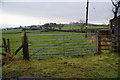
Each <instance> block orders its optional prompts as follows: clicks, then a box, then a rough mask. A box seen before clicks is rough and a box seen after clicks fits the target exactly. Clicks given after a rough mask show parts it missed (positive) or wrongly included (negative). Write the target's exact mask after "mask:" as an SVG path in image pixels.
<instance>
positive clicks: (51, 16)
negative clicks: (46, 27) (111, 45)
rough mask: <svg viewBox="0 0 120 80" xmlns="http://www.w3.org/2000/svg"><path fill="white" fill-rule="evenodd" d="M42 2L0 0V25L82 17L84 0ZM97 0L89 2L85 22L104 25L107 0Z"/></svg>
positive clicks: (109, 14)
mask: <svg viewBox="0 0 120 80" xmlns="http://www.w3.org/2000/svg"><path fill="white" fill-rule="evenodd" d="M42 1H43V0H42ZM42 1H41V0H39V1H38V0H29V1H28V0H24V1H23V0H17V1H16V0H2V1H1V3H0V19H1V20H0V27H1V28H3V27H11V26H13V27H14V26H20V25H21V26H27V25H39V24H44V23H48V22H56V23H69V22H73V21H79V20H85V10H86V0H84V1H83V0H69V2H68V1H66V2H63V1H62V2H57V1H56V2H54V0H51V2H50V1H49V2H47V1H48V0H45V1H44V2H42ZM58 1H59V0H58ZM72 1H74V2H72ZM98 1H99V0H98ZM98 1H97V2H95V0H91V1H90V6H89V7H90V9H89V23H98V24H106V23H108V22H109V19H111V18H113V14H112V11H111V10H112V4H111V2H110V1H111V0H101V1H99V2H98Z"/></svg>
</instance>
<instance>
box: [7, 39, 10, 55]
mask: <svg viewBox="0 0 120 80" xmlns="http://www.w3.org/2000/svg"><path fill="white" fill-rule="evenodd" d="M7 52H8V53H9V54H10V39H7Z"/></svg>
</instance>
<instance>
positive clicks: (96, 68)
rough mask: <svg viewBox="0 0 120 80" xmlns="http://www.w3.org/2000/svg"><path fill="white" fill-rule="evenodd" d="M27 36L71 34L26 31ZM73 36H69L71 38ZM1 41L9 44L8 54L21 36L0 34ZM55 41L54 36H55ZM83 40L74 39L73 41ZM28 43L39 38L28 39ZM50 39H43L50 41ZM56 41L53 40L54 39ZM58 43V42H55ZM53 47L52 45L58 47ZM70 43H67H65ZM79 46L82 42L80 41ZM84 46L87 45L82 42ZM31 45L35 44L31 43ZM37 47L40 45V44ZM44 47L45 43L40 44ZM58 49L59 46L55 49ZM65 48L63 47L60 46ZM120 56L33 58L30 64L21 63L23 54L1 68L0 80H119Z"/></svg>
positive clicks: (18, 43)
mask: <svg viewBox="0 0 120 80" xmlns="http://www.w3.org/2000/svg"><path fill="white" fill-rule="evenodd" d="M20 31H21V30H5V31H3V32H4V33H9V32H10V33H11V32H20ZM27 32H29V33H27V34H28V35H31V34H32V35H33V34H34V35H38V34H71V32H41V31H40V30H35V31H34V30H33V31H27ZM73 33H74V32H72V34H73ZM2 35H3V38H9V39H10V40H11V52H14V51H15V50H16V49H17V48H18V47H19V46H20V45H21V33H16V34H2ZM54 37H55V36H54ZM75 37H76V38H77V37H82V38H83V37H84V36H73V38H75ZM28 38H29V39H30V40H36V39H38V40H39V39H40V38H41V37H39V38H38V37H34V38H32V37H28ZM49 38H52V37H46V38H45V37H44V36H43V37H42V39H49ZM55 38H56V37H55ZM58 42H59V43H61V42H60V41H58ZM58 42H57V43H55V44H58ZM68 42H69V41H68ZM81 42H84V41H83V40H82V41H81ZM85 42H86V41H85ZM29 43H30V44H32V45H34V44H38V43H31V42H29ZM39 43H40V42H39ZM41 43H47V42H41ZM58 46H59V45H58ZM63 47H64V45H63ZM119 60H120V59H119V56H118V55H117V54H116V53H112V54H101V55H85V56H83V57H82V56H67V57H65V56H61V57H46V58H33V59H30V61H24V60H22V51H20V52H19V53H18V56H16V58H15V59H14V60H13V61H10V62H9V61H8V62H7V64H5V65H4V66H3V68H2V69H3V78H17V77H42V78H118V77H119V75H118V70H119V69H118V66H119Z"/></svg>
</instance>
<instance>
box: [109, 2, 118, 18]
mask: <svg viewBox="0 0 120 80" xmlns="http://www.w3.org/2000/svg"><path fill="white" fill-rule="evenodd" d="M111 2H112V4H113V9H112V11H113V14H114V18H116V17H117V16H118V13H119V10H120V9H119V8H120V0H114V1H113V0H111Z"/></svg>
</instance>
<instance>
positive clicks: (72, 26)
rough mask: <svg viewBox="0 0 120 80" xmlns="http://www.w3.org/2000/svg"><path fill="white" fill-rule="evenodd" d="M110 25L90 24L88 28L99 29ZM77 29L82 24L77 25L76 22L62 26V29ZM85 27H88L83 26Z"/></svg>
mask: <svg viewBox="0 0 120 80" xmlns="http://www.w3.org/2000/svg"><path fill="white" fill-rule="evenodd" d="M108 27H109V26H88V27H87V28H88V29H97V28H108ZM55 29H59V28H57V27H56V28H55ZM76 29H81V26H79V25H76V24H65V25H64V27H63V28H61V30H76ZM83 29H86V28H85V27H83Z"/></svg>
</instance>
